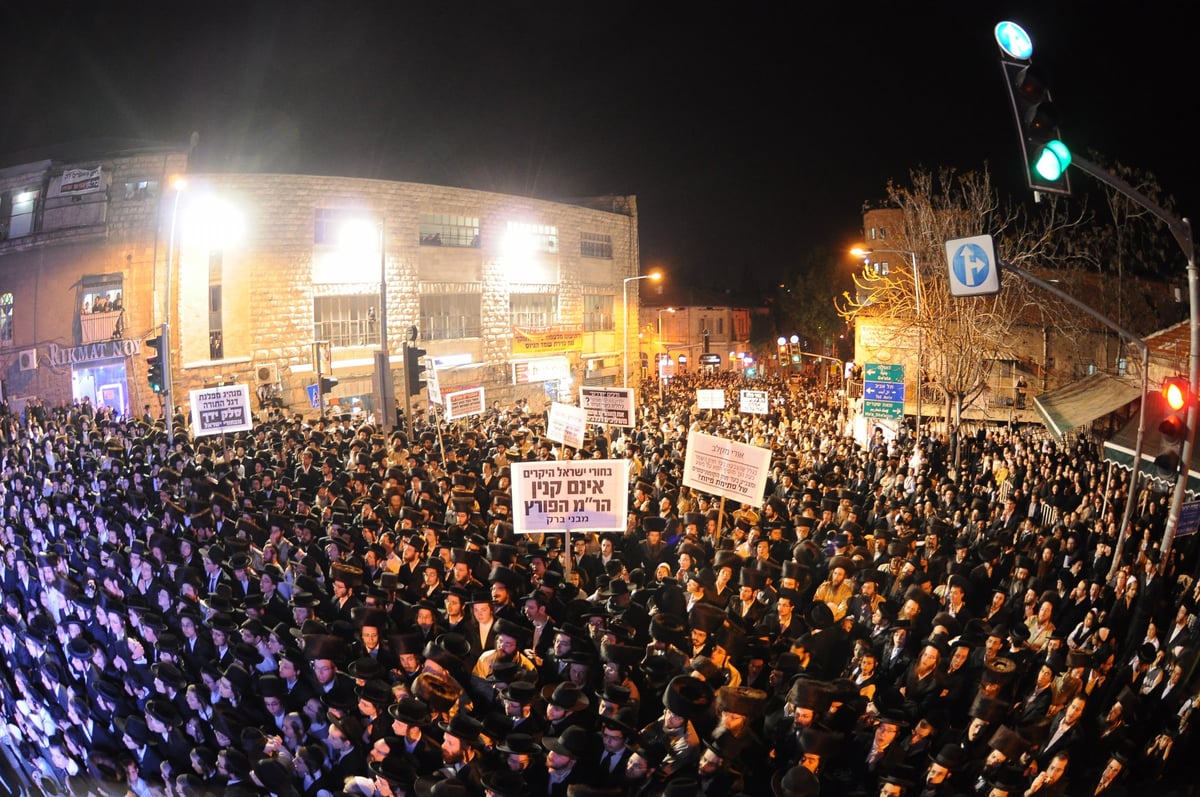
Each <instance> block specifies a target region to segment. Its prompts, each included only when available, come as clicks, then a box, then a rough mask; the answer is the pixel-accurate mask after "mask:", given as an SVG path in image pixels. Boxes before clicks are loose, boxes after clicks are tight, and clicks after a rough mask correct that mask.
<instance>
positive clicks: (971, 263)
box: [946, 235, 1000, 296]
mask: <svg viewBox="0 0 1200 797" xmlns="http://www.w3.org/2000/svg"><path fill="white" fill-rule="evenodd" d="M946 265H947V267H948V268H949V269H950V293H951V295H953V296H984V295H987V294H994V293H999V292H1000V268H999V266H998V265H997V263H996V249H995V247H994V246H992V236H990V235H975V236H972V237H970V238H955V239H954V240H951V241H946Z"/></svg>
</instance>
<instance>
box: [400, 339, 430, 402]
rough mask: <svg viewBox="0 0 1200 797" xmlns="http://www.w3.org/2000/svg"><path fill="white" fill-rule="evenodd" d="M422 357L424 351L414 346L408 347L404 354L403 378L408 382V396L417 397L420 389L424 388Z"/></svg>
mask: <svg viewBox="0 0 1200 797" xmlns="http://www.w3.org/2000/svg"><path fill="white" fill-rule="evenodd" d="M424 357H425V350H424V349H418V348H417V347H415V346H409V347H408V348H407V349H406V350H405V352H404V378H405V380H406V381H407V382H408V395H410V396H419V395H420V394H421V388H423V387H425V379H424V377H423V376H422V374H424V373H425V365H424V363H422V362H421V360H422V359H423V358H424Z"/></svg>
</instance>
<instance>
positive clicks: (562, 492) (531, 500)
mask: <svg viewBox="0 0 1200 797" xmlns="http://www.w3.org/2000/svg"><path fill="white" fill-rule="evenodd" d="M510 468H511V472H512V517H513V531H515V532H516V533H517V534H532V533H535V532H542V531H571V530H573V529H580V530H587V531H624V529H625V516H626V514H627V513H628V510H629V460H625V459H593V460H578V461H575V460H566V461H563V462H514V463H513V464H512V465H511V466H510Z"/></svg>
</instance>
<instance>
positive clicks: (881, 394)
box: [863, 382, 904, 404]
mask: <svg viewBox="0 0 1200 797" xmlns="http://www.w3.org/2000/svg"><path fill="white" fill-rule="evenodd" d="M863 398H865V399H871V400H873V401H898V402H900V403H902V404H903V403H904V383H903V382H863Z"/></svg>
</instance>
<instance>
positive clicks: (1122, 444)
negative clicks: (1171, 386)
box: [1104, 391, 1200, 493]
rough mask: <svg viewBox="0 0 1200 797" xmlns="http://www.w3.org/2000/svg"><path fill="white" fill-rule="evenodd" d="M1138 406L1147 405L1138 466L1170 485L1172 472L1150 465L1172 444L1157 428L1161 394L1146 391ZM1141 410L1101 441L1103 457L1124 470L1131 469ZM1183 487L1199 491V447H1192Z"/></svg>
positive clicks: (1177, 447)
mask: <svg viewBox="0 0 1200 797" xmlns="http://www.w3.org/2000/svg"><path fill="white" fill-rule="evenodd" d="M1142 408H1143V409H1146V408H1149V409H1148V411H1149V412H1150V416H1149V418H1148V420H1147V423H1146V432H1145V438H1144V439H1143V441H1142V464H1141V466H1139V468H1138V470H1139V471H1140V472H1141V473H1143V474H1145V475H1148V476H1150V477H1151V478H1153V479H1154V480H1155V481H1158V482H1160V483H1162V484H1163V485H1164V486H1174V484H1175V474H1172V473H1163V472H1161V471H1159V470H1158V468H1156V467H1155V465H1154V460H1155V458H1156V457H1157V456H1158V455H1159V454H1161V453H1163V452H1164V451H1166V450H1167V449H1168V448H1169V447H1170V446H1171V445H1172V444H1169V443H1167V442H1166V441H1164V440H1163V436H1162V433H1161V432H1159V431H1158V419H1161V418H1162V417H1163V413H1164V404H1163V397H1162V394H1161V393H1159V392H1157V391H1153V392H1150V393H1147V394H1146V398H1145V400H1144V401H1143V402H1142ZM1141 414H1142V410H1138V411H1137V412H1135V413H1134V414H1133V417H1132V418H1130V419H1129V422H1128V423H1126V424H1125V425H1124V426H1122V427H1121V430H1120V431H1118V432H1117V433H1116V434H1115V435H1113V436H1112V438H1111V439H1109V440H1107V441H1105V443H1104V458H1105V459H1106V460H1108V461H1109V462H1113V463H1115V464H1116V465H1118V466H1120V467H1122V468H1125V469H1126V470H1132V469H1133V452H1134V451H1135V450H1136V448H1137V430H1138V420H1139V419H1140V418H1141ZM1174 446H1175V450H1176V451H1178V450H1179V445H1178V444H1177V443H1176V444H1174ZM1187 489H1188V492H1189V493H1200V447H1193V449H1192V463H1191V467H1190V468H1189V469H1188V486H1187Z"/></svg>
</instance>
